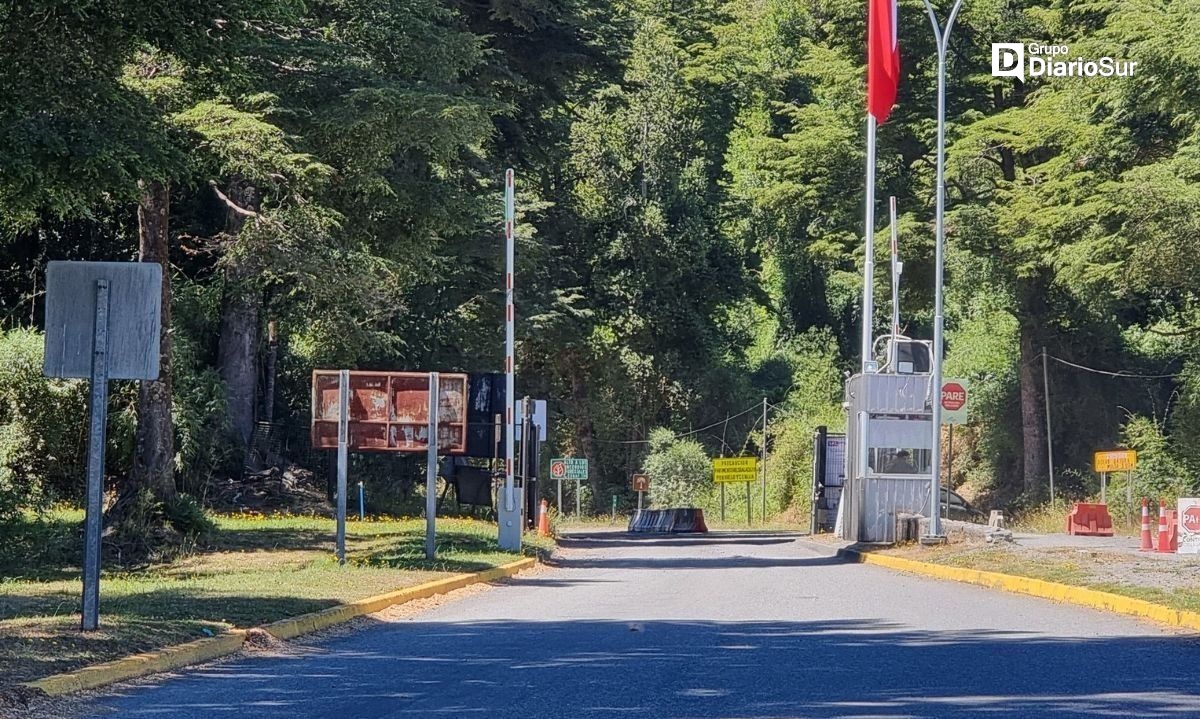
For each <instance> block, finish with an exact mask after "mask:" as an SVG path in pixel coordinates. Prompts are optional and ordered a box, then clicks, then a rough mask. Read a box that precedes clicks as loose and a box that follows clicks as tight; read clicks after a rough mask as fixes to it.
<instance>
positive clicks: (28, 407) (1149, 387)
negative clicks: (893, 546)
mask: <svg viewBox="0 0 1200 719" xmlns="http://www.w3.org/2000/svg"><path fill="white" fill-rule="evenodd" d="M1197 18H1200V2H1197V0H1172V1H1170V2H1168V1H1166V0H1125V1H1124V2H1119V3H1118V2H1111V1H1110V0H1087V1H1086V2H1085V1H1082V0H1050V1H1049V2H1044V3H1037V2H1029V1H1028V0H967V2H966V5H965V8H964V10H963V13H962V15H961V17H960V20H959V25H958V27H957V28H956V30H955V32H954V35H953V36H952V38H951V41H950V53H949V68H948V77H949V82H948V92H949V97H948V119H949V126H948V143H949V145H948V166H947V167H948V174H947V207H948V211H947V238H948V243H949V249H948V262H947V278H948V286H947V369H946V374H947V376H953V377H964V378H967V379H969V380H970V381H971V389H972V395H973V397H972V405H971V408H970V423H969V424H968V425H967V426H966V427H965V428H960V429H959V431H956V433H955V435H956V436H955V443H954V448H955V452H954V457H953V463H952V466H951V468H950V469H951V471H950V475H949V480H950V481H951V483H952V484H953V485H954V486H956V487H962V488H963V490H962V491H963V492H964V494H967V495H968V496H970V497H973V498H976V499H977V500H978V502H979V503H980V504H981V505H982V506H984V507H989V506H995V507H1006V508H1008V507H1014V508H1019V507H1022V506H1028V505H1029V504H1031V503H1034V502H1038V501H1041V500H1043V499H1044V498H1045V496H1046V490H1047V479H1048V477H1047V473H1048V467H1047V462H1046V457H1047V440H1048V438H1047V436H1046V424H1045V422H1046V417H1047V415H1046V404H1047V402H1048V403H1049V409H1050V415H1051V417H1052V427H1053V431H1052V437H1050V438H1049V440H1050V441H1051V442H1052V447H1053V451H1054V459H1055V464H1054V471H1055V475H1056V476H1055V481H1056V485H1057V487H1059V488H1060V489H1061V491H1063V492H1065V493H1067V494H1069V495H1073V496H1082V495H1086V494H1089V493H1092V492H1094V491H1095V490H1096V486H1097V484H1096V483H1097V480H1096V477H1095V476H1094V474H1093V473H1092V472H1091V470H1090V467H1089V460H1090V456H1091V452H1092V451H1094V450H1097V449H1102V448H1108V447H1113V446H1129V447H1134V448H1136V449H1138V450H1139V452H1140V457H1141V463H1140V466H1139V470H1138V472H1137V473H1136V475H1135V477H1134V481H1135V482H1137V483H1138V486H1137V494H1138V496H1140V495H1141V494H1142V493H1148V492H1152V493H1159V492H1165V493H1167V494H1170V495H1174V494H1177V493H1180V492H1184V491H1185V490H1188V489H1191V488H1193V487H1194V486H1195V478H1196V477H1197V476H1198V473H1200V442H1198V441H1197V440H1198V439H1200V363H1197V361H1196V357H1195V351H1196V349H1197V348H1200V303H1198V302H1197V290H1198V289H1200V279H1198V278H1200V272H1198V271H1197V270H1200V267H1197V266H1196V265H1197V263H1198V262H1200V244H1198V243H1200V239H1198V238H1200V226H1198V225H1200V220H1198V219H1197V218H1198V217H1200V214H1198V213H1197V212H1196V208H1197V207H1200V184H1198V181H1200V96H1197V94H1196V93H1195V92H1194V88H1195V87H1197V86H1198V85H1200V43H1197V41H1196V36H1197V33H1194V32H1192V31H1191V28H1193V27H1196V26H1197V23H1198V22H1200V20H1197ZM865 34H866V4H865V3H862V2H848V1H847V0H671V2H667V1H666V0H602V1H601V2H585V1H584V0H309V1H303V2H302V1H301V0H265V1H264V0H205V1H204V2H197V1H196V0H171V1H170V2H166V1H163V0H119V1H118V0H30V1H29V2H23V3H19V4H18V3H5V4H3V5H0V37H2V38H3V42H0V60H2V62H0V329H2V330H3V334H2V335H0V522H3V521H4V518H5V517H6V516H11V515H12V513H14V512H18V511H31V510H33V511H35V510H37V509H38V508H40V507H46V506H49V505H50V504H52V503H54V502H60V501H68V502H70V501H77V500H78V497H79V496H80V494H81V492H82V482H83V479H82V469H83V460H82V458H83V455H84V450H85V441H86V431H85V428H86V417H87V413H86V386H85V383H80V382H75V381H58V380H55V381H51V380H47V379H44V378H42V376H41V352H42V338H41V334H40V333H41V328H42V322H43V302H44V292H43V290H44V278H45V274H44V267H45V263H46V262H47V261H49V260H56V259H88V260H142V261H147V262H159V263H162V264H163V266H164V268H165V270H166V276H167V277H168V278H169V287H167V288H164V298H165V299H166V300H167V302H166V303H165V304H164V310H163V319H164V326H165V327H168V328H169V332H166V333H164V336H163V338H162V348H163V351H164V354H163V374H162V376H161V378H160V380H159V381H156V382H149V381H148V382H142V383H132V382H124V383H116V384H114V389H113V393H112V399H111V409H110V425H111V426H110V430H109V442H110V448H109V452H108V474H109V477H110V482H111V488H112V490H113V498H114V501H113V503H112V504H111V506H110V507H109V510H108V511H109V515H110V521H111V523H112V524H113V525H114V526H118V527H120V526H123V525H124V526H135V527H139V529H138V530H137V531H139V532H140V531H143V530H144V527H145V524H146V521H147V518H151V519H152V518H155V517H158V518H164V517H166V518H170V517H172V516H178V515H179V514H180V513H181V512H185V510H186V507H187V506H189V503H190V504H194V503H195V502H196V501H197V500H196V499H189V498H200V499H201V500H202V498H203V497H205V496H206V487H208V486H209V485H210V484H211V483H212V482H214V481H219V480H220V479H222V478H224V477H228V476H231V475H236V474H238V473H240V472H241V471H242V469H243V467H244V465H245V457H246V453H247V448H248V446H249V444H250V443H251V441H252V436H253V434H254V432H255V429H256V427H258V426H259V425H260V424H261V423H263V422H266V423H268V424H269V425H271V426H273V427H274V428H275V429H274V430H273V431H275V432H277V433H278V436H279V442H280V443H281V444H280V446H282V447H283V448H284V449H283V450H282V451H283V452H284V453H285V454H286V455H287V458H288V459H289V461H292V462H296V463H299V464H302V465H306V466H310V468H313V469H315V470H317V471H321V468H323V467H324V466H325V463H326V461H327V458H326V457H325V456H324V455H322V454H321V453H317V452H313V451H312V450H310V449H309V448H308V447H307V444H306V440H305V436H306V431H307V425H308V421H309V397H310V394H309V391H310V390H309V378H310V376H311V372H312V370H313V369H314V368H341V367H350V368H372V369H413V370H429V369H437V370H442V371H453V370H458V371H472V372H479V371H500V370H501V369H502V363H503V301H504V299H503V285H502V278H503V263H504V257H503V233H502V229H501V214H502V209H503V208H502V202H501V194H502V179H503V172H504V169H505V168H507V167H512V168H514V169H515V172H516V177H517V206H518V213H519V215H518V222H517V227H518V247H517V276H518V280H517V282H518V291H517V317H518V322H517V335H518V358H517V363H518V368H519V369H518V394H519V395H529V396H533V397H545V398H547V399H548V400H549V401H550V407H551V416H552V426H551V436H550V452H547V455H548V454H550V453H553V454H555V455H560V454H573V455H576V456H586V457H587V458H589V459H590V460H591V462H592V478H591V481H590V482H589V487H588V488H587V489H588V496H589V498H590V499H591V500H592V502H593V504H594V507H595V509H596V510H597V511H607V510H608V501H609V497H610V496H611V495H613V494H617V495H619V496H620V498H621V501H623V502H628V501H629V495H628V491H627V483H628V476H629V473H630V472H633V471H636V470H637V469H638V468H639V467H641V466H642V463H643V461H644V460H645V458H646V455H647V452H648V447H649V445H648V441H649V438H650V435H651V432H652V431H653V430H654V429H655V428H660V427H665V428H668V429H669V430H672V431H673V432H675V433H676V434H678V435H682V434H684V433H688V439H689V440H694V441H697V442H699V443H700V444H701V445H702V446H703V447H704V448H705V449H706V450H707V451H708V453H709V455H710V456H719V455H720V454H722V453H725V454H738V453H740V452H744V451H757V448H758V447H759V443H761V442H763V441H764V440H763V436H762V431H761V429H762V425H761V415H760V410H759V408H760V407H761V405H762V400H763V398H764V397H766V399H767V401H768V402H769V403H770V423H769V431H768V434H767V437H766V439H765V441H766V444H767V449H768V450H769V452H770V459H769V461H768V472H769V480H770V484H769V487H770V489H769V500H770V508H769V511H770V513H772V514H781V515H784V516H788V513H789V511H790V512H791V513H793V514H792V516H796V514H798V513H802V512H804V511H805V508H806V506H807V501H808V494H809V489H808V481H809V475H810V468H809V462H810V454H809V451H810V450H809V445H810V443H811V433H812V431H813V428H814V427H815V426H817V425H829V426H830V427H832V428H839V427H840V426H841V425H842V424H843V423H844V419H843V417H842V414H841V412H842V410H841V385H842V381H843V377H844V373H845V372H846V371H848V370H851V369H853V368H854V367H856V366H857V363H858V359H859V358H858V357H857V352H858V350H857V348H858V340H857V332H858V326H859V323H860V321H861V318H860V317H859V307H860V302H859V294H860V290H861V267H862V263H863V241H862V237H863V227H862V217H863V197H864V194H863V192H864V187H863V169H864V150H863V145H864V143H863V134H864V82H865V70H864V63H865V42H864V38H865ZM899 34H900V47H901V55H902V72H903V76H902V80H901V85H900V95H899V99H898V101H897V107H896V109H895V110H894V112H893V113H892V115H891V117H890V118H889V120H888V122H887V123H886V124H885V125H883V126H882V127H881V128H880V131H879V142H880V146H879V163H878V180H879V181H878V190H877V195H878V197H879V198H880V200H881V202H880V208H881V209H880V211H878V212H877V213H876V215H877V217H878V218H880V223H879V226H878V227H877V228H874V229H876V230H877V232H876V233H875V235H874V239H875V241H876V246H877V256H880V257H884V256H886V252H887V247H888V233H887V227H886V214H887V213H886V198H887V197H888V196H889V195H894V196H896V197H897V198H898V203H899V208H900V219H899V222H898V227H899V235H900V242H899V245H900V254H901V256H902V259H903V260H904V262H905V272H904V284H903V286H902V291H901V302H900V305H901V311H902V324H903V327H904V330H905V332H906V333H907V334H909V335H910V336H913V337H920V338H928V337H929V336H930V335H931V330H930V325H931V317H932V309H931V306H932V294H933V286H932V285H933V280H932V278H933V272H932V269H933V268H932V256H933V241H932V237H933V205H934V202H933V195H934V193H933V176H934V172H933V170H934V164H933V163H934V153H933V142H934V139H935V122H934V106H935V87H936V78H935V75H934V72H935V53H934V42H933V35H932V32H931V30H930V27H929V24H928V20H927V18H926V16H925V10H924V6H923V5H922V4H921V3H920V2H916V1H915V0H902V2H901V3H900V33H899ZM1018 41H1022V42H1042V43H1057V44H1066V45H1069V46H1070V47H1071V49H1072V52H1073V53H1074V52H1079V53H1082V54H1086V55H1087V56H1103V55H1110V56H1113V57H1117V58H1127V59H1131V60H1136V61H1137V63H1138V65H1137V72H1136V74H1135V75H1134V76H1133V77H1122V78H1048V79H1047V78H1029V81H1028V82H1023V81H1021V80H1020V79H1015V78H995V77H992V76H991V74H990V72H989V69H990V65H989V61H990V46H991V43H993V42H1018ZM1189 97H1191V98H1192V99H1188V98H1189ZM877 267H878V277H877V278H876V287H877V288H881V291H880V297H879V300H878V301H877V303H876V308H877V312H878V316H877V317H875V318H873V319H874V320H875V322H876V326H877V327H878V328H879V331H880V332H881V333H882V332H884V331H886V330H885V327H886V325H887V321H888V320H887V317H888V316H889V314H890V310H891V308H890V306H889V301H888V300H887V294H886V289H884V288H886V287H887V283H888V269H887V263H886V262H881V263H879V264H878V265H877ZM1044 365H1045V367H1046V370H1045V372H1046V377H1045V378H1043V366H1044ZM1044 383H1045V384H1044ZM1046 385H1048V386H1049V388H1050V392H1049V397H1047V396H1046V393H1045V390H1044V387H1045V386H1046ZM697 430H699V431H697ZM658 437H659V440H660V441H661V442H666V443H669V442H670V441H671V440H670V437H666V438H665V439H663V435H662V434H661V433H659V435H658ZM412 461H413V462H414V463H415V462H416V461H417V460H416V459H414V460H412ZM355 462H356V468H355V472H356V474H357V476H359V477H360V478H361V477H367V478H368V479H367V481H368V483H369V484H371V485H372V490H370V491H372V493H373V495H374V494H379V495H381V496H382V495H384V494H386V493H387V492H388V491H390V490H389V489H388V486H389V484H392V483H397V482H401V483H402V482H404V481H405V479H404V476H405V472H406V471H410V470H406V469H405V468H404V467H405V465H404V460H396V461H394V462H392V461H391V460H384V459H381V458H379V457H377V456H376V457H369V456H363V457H356V459H355ZM411 471H419V468H416V465H415V464H414V469H412V470H411ZM181 506H182V507H184V509H180V507H181ZM414 507H415V504H414Z"/></svg>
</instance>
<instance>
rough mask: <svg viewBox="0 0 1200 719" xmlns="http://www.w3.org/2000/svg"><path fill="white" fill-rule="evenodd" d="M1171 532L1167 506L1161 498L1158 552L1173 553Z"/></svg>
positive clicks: (1159, 502)
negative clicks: (1168, 525) (1168, 524)
mask: <svg viewBox="0 0 1200 719" xmlns="http://www.w3.org/2000/svg"><path fill="white" fill-rule="evenodd" d="M1170 544H1171V538H1170V532H1169V530H1168V529H1167V504H1166V502H1164V501H1163V500H1162V499H1161V498H1160V499H1159V500H1158V551H1160V552H1169V551H1171V547H1170Z"/></svg>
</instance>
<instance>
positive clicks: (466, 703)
mask: <svg viewBox="0 0 1200 719" xmlns="http://www.w3.org/2000/svg"><path fill="white" fill-rule="evenodd" d="M568 546H569V549H567V550H566V552H565V556H564V558H563V560H562V562H561V566H560V567H559V568H556V569H553V570H548V571H544V572H541V573H540V574H538V575H537V576H532V577H526V578H518V579H515V580H511V581H510V582H508V583H507V584H505V585H504V586H500V587H496V588H494V589H491V590H487V591H483V592H479V593H476V594H472V595H470V596H466V597H464V598H462V599H459V600H457V601H451V602H447V603H445V604H443V605H441V606H438V607H436V608H433V609H430V610H428V611H426V612H423V613H420V614H417V615H415V616H412V617H409V618H408V619H404V620H398V621H394V622H384V621H379V622H378V623H377V624H374V625H372V626H370V627H369V628H368V629H365V630H363V631H358V632H353V633H349V634H343V635H340V636H335V637H332V638H330V639H327V640H325V641H323V642H321V643H319V644H318V645H316V647H315V648H314V649H312V650H311V651H306V652H303V653H298V654H293V655H282V656H280V655H276V656H271V657H262V656H259V657H248V658H238V659H235V660H231V661H226V662H223V663H217V664H213V665H209V666H207V667H202V668H199V669H195V670H191V671H187V672H185V673H183V674H181V675H179V676H176V677H173V678H170V679H166V680H161V681H156V682H152V683H149V684H139V685H129V686H126V687H123V688H120V689H118V690H117V691H115V692H112V693H110V694H108V695H106V696H103V697H101V698H99V699H98V700H97V702H96V703H95V704H94V705H92V706H93V708H91V709H85V711H84V714H85V715H86V716H94V717H113V716H119V717H123V718H124V717H129V718H145V717H172V718H175V719H190V718H193V717H243V716H244V717H256V718H261V719H276V718H286V719H301V718H307V717H329V718H331V719H368V718H370V719H377V718H378V719H383V718H399V717H488V718H491V717H504V718H508V717H512V718H513V719H518V718H519V719H541V718H555V719H558V718H561V719H591V718H595V719H608V718H617V717H622V718H623V717H662V718H664V719H685V718H687V719H692V718H700V717H728V718H736V719H767V718H771V719H780V718H783V717H856V718H858V719H885V718H886V719H892V718H896V717H939V718H941V717H977V718H982V717H988V718H1006V719H1016V718H1018V717H1020V718H1021V719H1026V718H1028V717H1039V716H1072V717H1080V716H1088V717H1114V716H1129V717H1198V716H1200V682H1197V677H1198V676H1200V642H1197V640H1196V638H1195V637H1194V636H1191V635H1182V634H1179V633H1173V632H1169V631H1165V630H1162V629H1160V628H1158V627H1157V626H1155V625H1152V624H1147V623H1142V622H1138V621H1135V620H1132V619H1127V618H1123V617H1118V616H1114V615H1108V614H1104V613H1101V612H1096V611H1091V610H1085V609H1079V608H1074V607H1069V606H1064V605H1057V604H1053V603H1051V602H1047V601H1044V600H1039V599H1033V598H1026V597H1021V596H1017V595H1010V594H1005V593H1001V592H996V591H992V590H987V589H982V588H978V587H971V586H966V585H961V584H954V583H949V582H938V581H934V580H929V579H921V578H916V577H910V576H906V575H902V574H898V573H894V572H891V571H889V570H885V569H882V568H878V567H872V566H863V565H856V564H845V563H841V562H839V561H838V560H836V559H830V558H826V557H823V556H821V555H819V554H818V553H816V552H813V551H811V550H809V549H806V548H805V546H804V545H803V544H801V543H800V542H798V541H796V539H795V538H794V537H790V536H780V535H769V534H726V535H710V536H709V537H707V538H703V539H702V538H684V537H675V538H664V539H647V538H634V537H630V536H628V535H624V534H610V535H592V536H590V537H585V538H576V539H574V540H572V541H570V542H569V543H568ZM89 712H90V713H89Z"/></svg>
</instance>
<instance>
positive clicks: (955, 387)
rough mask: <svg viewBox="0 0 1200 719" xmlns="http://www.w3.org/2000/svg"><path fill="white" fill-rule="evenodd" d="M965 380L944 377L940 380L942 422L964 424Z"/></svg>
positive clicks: (965, 406) (965, 417)
mask: <svg viewBox="0 0 1200 719" xmlns="http://www.w3.org/2000/svg"><path fill="white" fill-rule="evenodd" d="M966 422H967V381H966V380H964V379H946V380H943V381H942V424H966Z"/></svg>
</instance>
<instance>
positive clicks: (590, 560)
mask: <svg viewBox="0 0 1200 719" xmlns="http://www.w3.org/2000/svg"><path fill="white" fill-rule="evenodd" d="M546 563H547V564H549V565H551V566H553V567H560V568H563V569H750V568H769V567H828V566H831V565H835V564H853V562H851V561H850V560H848V559H843V558H842V557H769V556H768V557H753V556H746V555H732V556H724V557H694V556H693V557H630V556H622V557H612V556H609V557H596V556H571V555H570V554H567V555H563V556H555V557H552V558H551V559H548V560H546Z"/></svg>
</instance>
